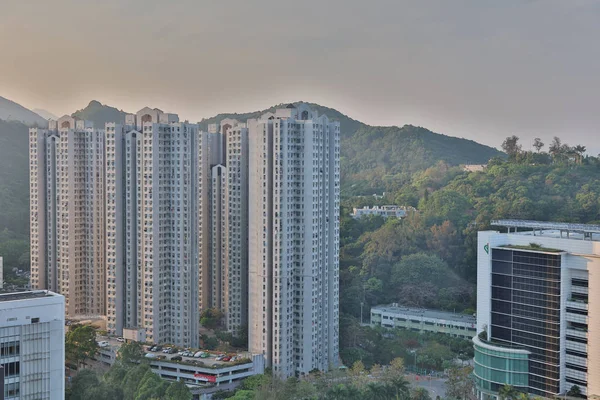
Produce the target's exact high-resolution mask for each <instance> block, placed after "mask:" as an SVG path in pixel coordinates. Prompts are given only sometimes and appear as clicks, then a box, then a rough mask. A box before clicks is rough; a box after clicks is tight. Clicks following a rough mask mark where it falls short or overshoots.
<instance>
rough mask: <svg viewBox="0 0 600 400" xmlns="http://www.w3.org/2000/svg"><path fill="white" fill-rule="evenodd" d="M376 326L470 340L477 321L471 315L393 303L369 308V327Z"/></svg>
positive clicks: (474, 331) (473, 334)
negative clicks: (441, 334)
mask: <svg viewBox="0 0 600 400" xmlns="http://www.w3.org/2000/svg"><path fill="white" fill-rule="evenodd" d="M377 325H379V326H383V327H384V328H402V329H409V330H413V331H419V332H433V333H443V334H445V335H450V336H454V337H462V338H465V339H471V338H472V337H473V336H475V333H476V325H477V319H476V318H475V317H474V316H473V315H466V314H457V313H451V312H448V311H440V310H429V309H425V308H410V307H403V306H399V305H398V303H393V304H391V305H380V306H375V307H373V308H371V326H377Z"/></svg>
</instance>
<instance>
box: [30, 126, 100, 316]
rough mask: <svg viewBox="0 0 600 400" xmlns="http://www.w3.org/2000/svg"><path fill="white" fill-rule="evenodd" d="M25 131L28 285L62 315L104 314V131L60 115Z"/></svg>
mask: <svg viewBox="0 0 600 400" xmlns="http://www.w3.org/2000/svg"><path fill="white" fill-rule="evenodd" d="M49 125H50V129H48V130H46V129H38V128H31V129H30V130H29V161H30V164H29V168H30V243H31V250H30V251H31V287H32V288H33V289H47V290H52V291H54V292H57V293H59V294H62V295H64V296H65V308H66V313H67V316H68V317H76V316H82V315H93V316H98V315H104V314H105V310H106V306H105V300H106V295H105V282H106V280H105V279H106V275H105V267H104V265H105V260H104V246H105V243H104V239H105V231H104V229H105V228H104V201H105V198H104V131H102V130H99V129H95V128H94V127H93V124H92V123H91V122H88V121H81V120H76V119H74V118H72V117H69V116H64V117H62V118H60V119H59V120H58V121H50V123H49Z"/></svg>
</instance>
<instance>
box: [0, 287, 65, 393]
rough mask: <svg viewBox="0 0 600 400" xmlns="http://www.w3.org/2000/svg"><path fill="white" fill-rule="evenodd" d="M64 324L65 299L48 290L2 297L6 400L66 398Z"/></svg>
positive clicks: (0, 353) (0, 339) (0, 340)
mask: <svg viewBox="0 0 600 400" xmlns="http://www.w3.org/2000/svg"><path fill="white" fill-rule="evenodd" d="M64 325H65V299H64V297H63V296H60V295H58V294H55V293H52V292H50V291H45V290H39V291H31V292H21V293H8V294H0V362H1V364H2V366H3V367H4V376H3V377H0V379H4V396H3V397H2V398H3V399H6V400H19V399H40V400H44V399H47V400H60V399H64V398H65V327H64ZM0 397H1V396H0Z"/></svg>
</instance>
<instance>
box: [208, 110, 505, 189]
mask: <svg viewBox="0 0 600 400" xmlns="http://www.w3.org/2000/svg"><path fill="white" fill-rule="evenodd" d="M299 103H301V102H296V103H295V104H299ZM306 104H308V105H310V106H311V107H312V108H314V109H316V110H317V111H318V112H319V114H326V115H327V116H328V117H329V118H330V119H333V120H336V121H339V122H340V132H341V135H342V141H341V158H342V159H341V172H342V195H343V196H351V195H361V194H373V193H381V192H383V191H390V190H396V189H398V188H400V187H402V186H403V185H405V184H407V183H409V182H410V179H411V176H412V174H413V173H415V172H417V171H422V170H424V169H427V168H429V167H431V166H432V165H435V164H436V163H437V162H438V161H440V160H442V161H445V162H446V163H448V164H449V165H460V164H485V163H487V161H488V160H489V159H490V158H492V157H497V156H502V155H503V153H502V152H500V151H498V150H496V149H494V148H491V147H488V146H484V145H482V144H479V143H477V142H474V141H472V140H467V139H461V138H456V137H451V136H446V135H441V134H439V133H434V132H431V131H430V130H428V129H425V128H421V127H416V126H412V125H405V126H403V127H401V128H400V127H397V126H389V127H382V126H370V125H366V124H363V123H362V122H359V121H356V120H354V119H352V118H350V117H348V116H347V115H344V114H342V113H341V112H339V111H337V110H335V109H332V108H328V107H323V106H320V105H318V104H314V103H306ZM284 106H285V104H279V105H277V106H273V107H271V108H269V109H266V110H262V111H255V112H251V113H245V114H219V115H217V116H215V117H213V118H209V119H204V120H202V121H201V122H200V125H201V126H202V128H203V129H206V128H207V127H208V124H211V123H217V122H219V121H221V120H222V119H224V118H235V119H237V120H240V121H245V120H247V119H249V118H257V117H259V116H260V115H261V114H264V113H265V112H268V111H273V110H275V109H276V108H280V107H284Z"/></svg>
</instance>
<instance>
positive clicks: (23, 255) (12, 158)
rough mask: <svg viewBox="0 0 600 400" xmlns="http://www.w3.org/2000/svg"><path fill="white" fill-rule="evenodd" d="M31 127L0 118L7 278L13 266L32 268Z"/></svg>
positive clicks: (2, 247) (0, 248) (1, 226)
mask: <svg viewBox="0 0 600 400" xmlns="http://www.w3.org/2000/svg"><path fill="white" fill-rule="evenodd" d="M28 138H29V136H28V127H27V126H26V125H24V124H22V123H20V122H6V121H3V120H0V257H3V258H4V268H5V270H6V271H5V274H4V279H5V280H6V281H8V282H11V281H12V278H13V277H14V276H13V275H12V274H11V273H10V269H11V268H13V267H17V268H25V269H28V268H29V153H28V152H27V148H28V147H27V144H28V141H29V139H28Z"/></svg>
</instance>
